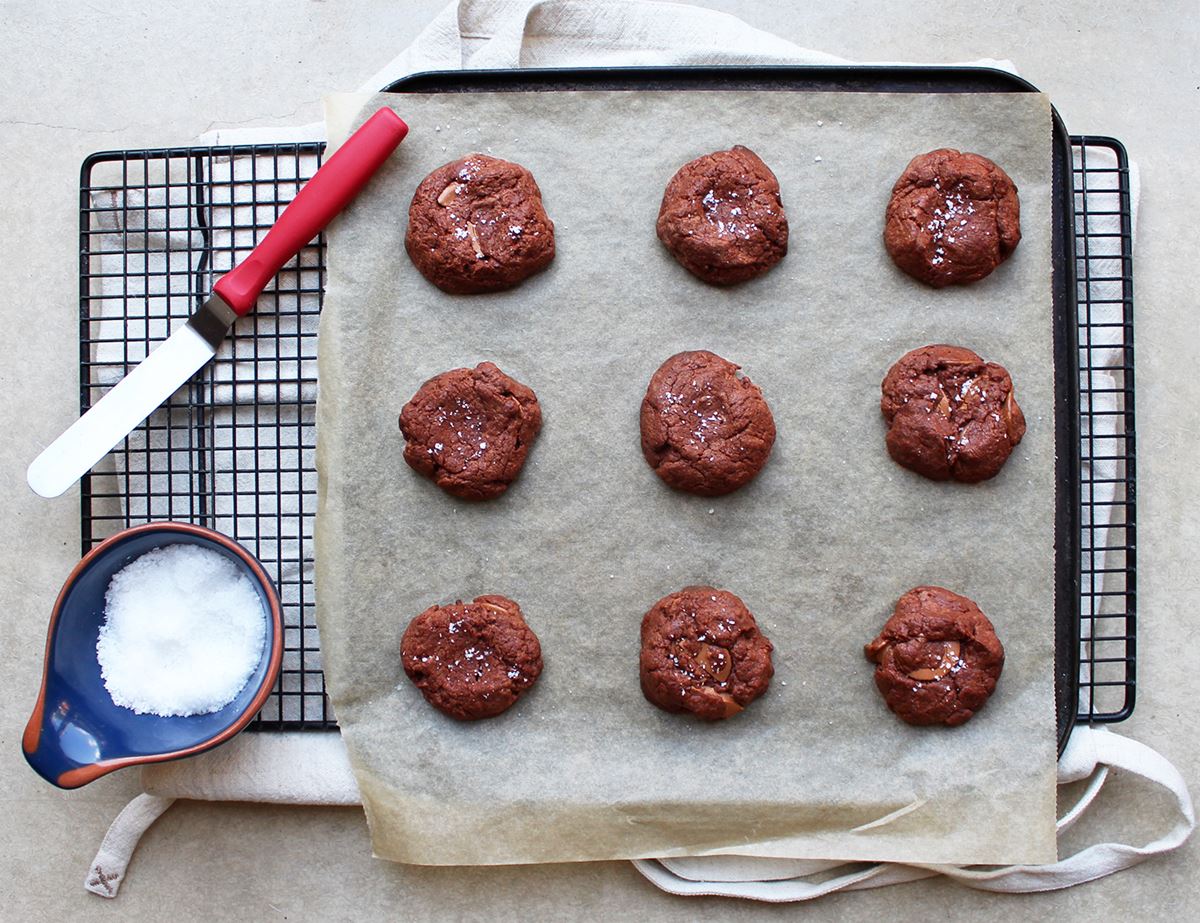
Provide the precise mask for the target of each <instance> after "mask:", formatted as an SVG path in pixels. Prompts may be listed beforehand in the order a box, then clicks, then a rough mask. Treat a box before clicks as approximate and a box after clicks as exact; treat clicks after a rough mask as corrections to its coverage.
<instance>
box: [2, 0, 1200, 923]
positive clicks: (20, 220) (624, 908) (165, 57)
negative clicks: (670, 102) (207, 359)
mask: <svg viewBox="0 0 1200 923" xmlns="http://www.w3.org/2000/svg"><path fill="white" fill-rule="evenodd" d="M701 5H703V6H707V7H711V8H714V9H720V10H724V11H726V12H730V13H733V14H734V15H737V16H739V17H741V18H742V19H744V20H745V21H746V22H748V23H750V24H751V25H754V26H757V27H759V28H763V29H769V30H772V31H774V32H776V33H778V34H780V35H782V36H783V37H785V38H788V39H790V40H792V41H795V42H797V43H799V44H801V45H805V46H807V47H810V48H815V49H820V50H823V51H827V52H831V53H834V54H839V55H843V56H845V57H848V58H852V59H856V60H864V61H870V60H876V61H879V60H913V61H931V62H934V61H936V62H947V63H949V62H954V61H968V60H973V59H977V58H981V57H995V58H1008V59H1010V60H1012V61H1013V62H1015V63H1016V65H1017V67H1018V68H1019V70H1020V72H1021V73H1022V75H1023V76H1025V77H1026V78H1027V79H1029V80H1030V81H1032V82H1033V83H1034V84H1036V85H1037V86H1039V87H1040V88H1041V89H1043V90H1044V91H1046V92H1047V93H1049V94H1050V96H1051V99H1052V101H1053V102H1054V104H1055V106H1056V107H1057V108H1058V111H1059V112H1060V113H1061V115H1062V116H1063V118H1064V120H1065V121H1066V124H1067V127H1068V129H1069V130H1070V131H1071V132H1073V133H1099V134H1112V135H1115V136H1116V137H1118V138H1120V139H1121V140H1122V141H1124V142H1125V144H1126V145H1127V146H1128V148H1129V150H1130V153H1131V155H1132V157H1133V158H1134V159H1135V160H1136V161H1137V163H1138V165H1139V167H1140V170H1141V182H1142V198H1141V215H1140V221H1139V226H1138V243H1137V251H1136V255H1135V259H1136V269H1135V272H1136V276H1135V285H1136V291H1135V295H1136V315H1135V316H1136V336H1137V340H1136V347H1137V412H1138V503H1139V508H1138V513H1139V528H1138V613H1139V648H1138V668H1139V684H1138V704H1137V709H1136V712H1135V714H1134V716H1133V718H1132V719H1131V720H1129V721H1128V722H1126V723H1125V724H1123V725H1121V726H1120V727H1119V730H1120V732H1121V733H1123V734H1128V735H1129V736H1132V737H1135V738H1137V739H1139V740H1141V741H1143V742H1145V743H1147V744H1150V745H1151V746H1153V747H1155V748H1156V749H1158V750H1159V751H1160V752H1161V753H1163V754H1164V755H1165V756H1166V757H1168V758H1169V759H1170V760H1171V761H1172V762H1174V763H1175V765H1176V766H1177V767H1178V768H1179V769H1180V771H1181V772H1182V773H1183V775H1184V777H1185V778H1186V779H1187V780H1188V782H1189V784H1190V785H1191V786H1192V789H1193V792H1200V786H1197V781H1198V780H1200V734H1197V727H1198V721H1197V717H1196V709H1197V705H1196V702H1197V701H1198V700H1200V674H1198V673H1197V671H1196V670H1195V668H1194V666H1193V664H1192V663H1191V659H1190V653H1189V651H1188V644H1189V642H1190V640H1191V638H1193V637H1194V636H1195V634H1196V632H1197V629H1198V627H1200V626H1198V624H1197V622H1198V616H1197V613H1198V611H1200V606H1198V605H1197V603H1198V602H1200V599H1198V597H1200V593H1198V590H1200V578H1198V577H1197V574H1200V568H1197V567H1196V565H1195V561H1194V558H1195V549H1196V547H1197V545H1198V544H1200V491H1198V487H1200V475H1198V474H1197V472H1198V470H1200V466H1197V464H1196V458H1197V448H1198V441H1200V437H1198V436H1197V432H1198V431H1200V427H1198V426H1197V424H1198V422H1200V421H1198V419H1197V411H1196V406H1197V404H1198V403H1200V385H1198V384H1197V378H1196V376H1195V374H1194V369H1195V368H1196V367H1197V363H1198V361H1200V355H1198V353H1200V346H1198V344H1200V336H1198V334H1197V331H1198V324H1197V316H1198V311H1197V308H1198V305H1197V285H1196V275H1197V272H1198V270H1200V245H1198V244H1197V239H1198V238H1197V234H1196V232H1195V229H1194V216H1195V214H1196V213H1197V212H1198V211H1200V183H1196V182H1195V181H1194V179H1193V178H1192V177H1190V176H1189V173H1188V171H1190V170H1191V169H1193V164H1194V162H1195V158H1196V153H1197V150H1198V149H1200V144H1198V142H1200V17H1197V16H1196V7H1195V3H1194V2H1190V0H1189V2H1183V0H1177V2H1168V3H1155V4H1139V5H1134V4H1111V5H1106V6H1097V5H1095V4H1082V3H1059V4H1027V3H1023V4H1013V5H1009V6H1005V7H1004V8H997V7H996V5H995V4H991V3H981V2H969V3H962V4H934V3H928V2H918V3H911V4H895V3H886V2H883V0H847V2H844V3H838V4H791V3H786V2H783V0H704V2H702V3H701ZM442 6H443V2H442V0H415V2H406V3H399V2H390V3H389V2H382V0H345V2H339V3H321V2H311V3H289V4H280V3H273V2H270V0H243V2H240V3H233V2H220V3H214V4H204V5H199V4H196V5H191V4H183V3H169V4H162V3H151V2H147V0H140V2H126V3H113V4H107V3H97V4H69V5H67V4H63V5H54V6H51V5H48V4H17V3H3V4H0V34H3V35H4V36H5V37H6V39H7V41H6V45H7V52H6V61H5V67H4V68H3V69H2V71H0V145H2V146H3V157H2V159H0V164H2V166H0V176H2V177H3V183H0V240H3V249H2V250H0V253H2V254H3V271H2V272H0V311H2V312H3V316H4V318H5V324H4V326H5V327H6V328H7V329H8V331H9V333H8V334H7V335H6V336H5V337H4V338H3V339H0V389H2V391H3V393H4V395H5V399H4V400H3V401H0V434H3V437H2V438H0V472H2V475H0V510H2V511H3V515H4V517H5V519H6V521H7V527H8V528H9V530H10V538H9V541H8V543H7V546H6V549H5V551H4V553H3V555H0V599H2V600H3V604H4V614H3V616H2V617H3V619H4V628H3V631H2V633H0V688H2V689H3V694H4V699H5V700H6V701H8V702H9V707H8V709H7V711H6V714H5V716H4V718H3V719H2V721H0V777H2V779H3V785H2V790H0V805H2V807H0V812H2V814H3V817H4V821H3V823H0V907H2V908H3V910H2V911H0V917H4V918H6V919H57V918H63V917H66V916H68V915H69V916H75V917H84V918H92V917H96V918H105V917H108V918H114V919H116V918H120V919H124V920H137V919H157V918H161V917H163V916H165V915H167V914H169V915H170V916H172V917H175V918H179V919H196V918H204V919H376V918H388V919H394V918H410V917H411V918H452V919H473V918H478V917H484V916H488V917H503V916H508V917H518V916H519V917H523V918H530V919H563V918H577V917H594V916H600V915H602V914H603V915H604V916H610V917H617V918H625V917H637V918H650V919H680V920H684V919H694V918H695V917H697V916H700V915H703V916H715V917H719V918H725V917H729V918H742V917H759V916H780V915H794V914H800V913H803V914H805V915H806V916H807V918H809V919H855V918H858V917H862V918H879V917H883V916H886V917H887V918H889V919H895V920H925V919H928V918H930V917H937V916H950V915H954V916H957V917H966V918H970V919H976V920H1007V919H1011V918H1013V917H1014V916H1016V915H1018V914H1019V915H1022V916H1027V917H1035V918H1066V917H1075V918H1079V919H1085V918H1090V919H1105V920H1107V919H1133V920H1140V919H1149V918H1157V917H1162V916H1165V915H1166V914H1168V913H1169V914H1171V916H1172V917H1175V918H1178V919H1190V918H1192V917H1194V916H1200V888H1198V887H1197V868H1198V867H1200V866H1198V862H1197V860H1198V858H1200V847H1198V846H1197V843H1196V842H1195V841H1193V842H1191V843H1189V844H1188V845H1187V846H1185V847H1184V848H1182V849H1181V850H1179V851H1178V852H1176V853H1174V854H1172V855H1170V856H1168V857H1165V858H1160V859H1155V860H1151V861H1150V862H1147V863H1145V864H1143V865H1141V866H1139V867H1137V868H1136V869H1133V870H1131V871H1127V872H1124V873H1121V874H1119V875H1116V876H1113V877H1111V878H1108V879H1104V880H1102V881H1098V882H1094V883H1092V884H1090V885H1086V886H1083V887H1078V888H1073V889H1071V890H1069V891H1064V892H1057V893H1052V894H1042V895H1029V896H1003V895H990V894H985V893H979V892H973V891H969V890H967V889H965V888H961V887H958V886H955V885H951V884H948V883H946V882H944V881H929V882H919V883H915V884H909V885H905V886H901V887H896V888H889V889H885V890H882V891H874V892H861V893H856V894H846V895H838V896H833V897H830V898H825V899H823V900H821V901H818V902H816V903H815V904H809V905H805V906H803V907H802V908H801V907H792V908H787V907H783V908H781V907H773V906H768V905H757V904H750V903H745V902H735V901H729V900H722V899H715V898H705V899H696V900H685V899H682V898H676V897H671V896H669V895H666V894H662V893H660V892H658V891H657V890H655V889H654V888H653V887H651V886H650V885H649V884H648V883H646V882H645V881H644V880H643V879H642V878H641V877H640V876H639V875H638V874H637V873H636V872H635V871H634V870H633V868H632V867H631V866H630V865H629V864H627V863H620V862H603V863H592V864H586V865H557V866H537V867H510V868H492V869H434V868H415V867H404V866H396V865H391V864H388V863H385V862H381V861H378V860H374V859H372V858H371V857H370V845H369V839H368V835H367V830H366V826H365V823H364V821H363V817H362V814H361V812H360V811H358V810H353V809H332V808H285V807H271V806H259V805H239V804H206V803H194V802H188V803H180V804H178V805H176V806H175V807H173V808H172V809H171V811H170V812H168V813H167V814H166V815H165V816H164V817H163V818H162V819H161V820H160V821H159V822H158V823H157V824H155V826H154V827H153V828H151V830H150V832H149V833H148V834H147V835H146V837H145V838H144V839H143V841H142V844H141V847H140V848H139V851H138V853H137V856H136V857H135V859H134V861H133V864H132V866H131V869H130V872H131V875H130V879H129V881H128V883H127V884H126V885H125V886H124V888H123V889H122V891H121V894H120V897H119V898H118V899H117V900H115V901H103V900H101V899H99V898H96V897H94V896H93V895H90V894H87V893H86V892H85V891H84V890H83V888H82V880H83V875H84V872H85V871H86V870H87V867H88V863H89V862H90V860H91V858H92V856H93V854H94V852H95V850H96V848H97V846H98V844H99V842H100V839H101V837H102V836H103V834H104V831H105V829H106V828H107V826H108V824H109V823H110V822H111V820H112V819H113V817H115V816H116V814H117V812H118V811H119V810H120V809H121V808H122V807H123V806H124V805H125V803H126V802H127V801H128V800H129V799H130V798H131V797H132V796H133V795H134V794H136V792H137V791H138V777H137V774H136V773H134V772H126V773H117V774H114V775H112V776H108V777H106V778H104V779H102V780H100V781H98V782H96V783H95V784H93V785H91V786H88V787H87V788H85V789H82V790H79V791H76V792H69V793H68V792H61V791H58V790H57V789H54V788H52V787H50V786H49V785H47V784H46V783H44V782H42V781H41V780H40V779H39V778H38V777H37V776H35V775H34V774H33V773H32V772H31V771H30V770H29V769H28V768H27V767H26V765H25V763H24V760H23V759H22V757H21V753H20V733H21V730H22V728H23V727H24V723H25V720H26V718H27V717H28V710H29V708H30V707H31V705H32V702H33V699H34V696H35V694H36V689H37V684H38V681H39V676H40V669H41V654H42V648H43V645H44V643H45V634H44V632H45V622H46V618H47V615H48V613H49V611H50V607H51V604H52V603H53V600H54V597H55V595H56V594H57V592H58V589H59V587H60V585H61V583H62V580H63V578H64V576H65V575H66V573H67V572H68V571H69V570H70V568H71V567H72V565H73V564H74V563H75V561H76V559H77V553H78V545H79V522H78V519H79V500H78V493H77V492H75V491H72V492H70V493H68V494H67V495H65V496H64V497H62V498H59V499H58V500H54V501H47V500H42V499H40V498H38V497H36V496H34V495H33V493H32V492H31V491H30V490H29V489H28V488H27V487H26V485H25V478H24V470H25V467H26V465H27V464H28V462H29V461H30V460H31V459H32V458H33V456H34V455H36V453H37V451H38V450H39V449H40V447H42V446H43V445H45V444H46V443H48V442H49V441H50V440H51V439H52V438H53V437H54V436H56V435H57V434H58V433H59V432H61V431H62V429H64V428H65V427H66V426H67V425H68V424H69V423H70V422H71V420H73V419H74V417H75V415H76V413H77V403H78V387H77V361H78V353H77V345H76V342H77V341H76V338H77V318H78V313H77V311H78V309H77V305H78V301H77V298H78V285H77V276H76V273H77V256H78V250H77V242H78V237H77V221H78V218H77V214H78V175H79V166H80V163H81V162H82V160H83V158H84V157H85V156H87V155H88V154H89V153H91V152H93V151H97V150H105V149H110V148H137V147H155V146H165V145H186V144H188V143H189V142H191V141H192V139H194V138H195V137H196V136H197V135H198V134H199V133H200V132H202V131H205V130H206V129H209V128H212V127H232V126H238V127H241V126H253V125H281V126H283V125H294V124H302V123H305V122H311V121H316V120H318V119H319V118H320V117H321V108H320V98H321V94H322V93H323V92H328V91H331V90H342V89H354V88H356V87H357V86H358V85H359V84H360V83H361V82H362V80H364V79H365V78H366V77H367V76H369V75H370V74H372V73H374V72H375V71H376V70H377V69H378V68H379V67H381V66H382V65H383V64H384V63H386V62H387V61H388V60H389V59H390V58H391V57H392V56H393V55H394V54H395V53H396V52H397V51H399V50H400V49H401V48H403V47H404V45H406V44H407V43H408V42H409V41H410V40H411V39H412V38H413V37H414V36H415V35H416V34H417V32H418V31H419V30H420V29H421V28H422V27H423V26H424V24H425V23H426V22H428V21H429V19H430V18H432V16H433V15H434V14H435V13H436V12H437V11H438V10H439V9H440V8H441V7H442ZM1169 823H1170V814H1169V804H1168V802H1167V797H1166V796H1163V795H1159V794H1158V793H1157V792H1156V791H1155V790H1154V789H1153V788H1152V787H1150V786H1148V785H1143V784H1141V783H1139V782H1137V781H1135V780H1132V779H1130V778H1128V777H1124V776H1122V775H1121V774H1117V775H1116V776H1115V778H1113V779H1112V780H1110V782H1109V784H1108V786H1107V787H1106V789H1105V791H1104V793H1103V794H1102V795H1101V797H1100V799H1099V800H1098V801H1097V803H1096V805H1095V806H1094V807H1093V809H1092V810H1091V811H1089V813H1088V815H1087V816H1086V817H1085V818H1084V820H1083V821H1082V822H1081V823H1080V824H1079V825H1078V826H1077V827H1076V828H1075V829H1074V830H1072V831H1071V833H1070V834H1069V835H1068V836H1067V837H1066V838H1065V839H1064V841H1063V848H1064V851H1073V850H1074V849H1078V848H1080V847H1082V846H1084V845H1087V844H1088V843H1092V842H1098V841H1103V840H1121V841H1124V842H1130V843H1139V844H1140V843H1143V842H1145V841H1147V840H1149V839H1152V838H1153V837H1154V836H1155V835H1157V834H1158V833H1159V832H1161V831H1162V830H1163V829H1165V827H1166V825H1167V824H1169Z"/></svg>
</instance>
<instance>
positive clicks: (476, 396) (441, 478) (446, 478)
mask: <svg viewBox="0 0 1200 923" xmlns="http://www.w3.org/2000/svg"><path fill="white" fill-rule="evenodd" d="M541 427H542V411H541V407H540V406H539V405H538V400H537V395H535V394H534V393H533V391H532V390H531V389H530V388H527V387H526V386H525V385H523V384H521V383H520V382H519V381H516V380H515V379H513V378H510V377H509V376H507V375H505V374H504V373H503V372H502V371H500V369H499V368H498V367H497V366H496V365H494V364H493V363H491V362H481V363H480V364H479V365H477V366H475V368H473V369H451V370H450V371H448V372H443V373H442V374H440V375H435V376H434V377H433V378H431V379H429V380H428V381H427V382H425V383H424V384H423V385H421V387H420V389H419V390H418V391H417V393H416V394H415V395H413V398H412V400H410V401H409V402H408V403H407V404H405V405H404V409H403V410H402V411H401V412H400V432H401V433H403V435H404V440H405V443H404V460H405V461H406V462H408V464H409V466H410V467H411V468H412V469H413V470H415V471H418V472H420V473H421V474H423V475H425V477H427V478H430V479H432V480H433V482H434V483H435V484H437V486H438V487H440V488H442V490H444V491H446V492H447V493H449V494H453V495H454V496H456V497H461V498H462V499H464V500H490V499H491V498H493V497H498V496H499V495H500V494H502V493H504V491H506V490H507V489H508V486H509V485H510V484H511V483H512V482H513V481H514V480H515V479H516V477H517V475H518V474H519V473H520V471H521V467H522V465H524V464H525V457H526V456H527V455H528V454H529V446H530V445H531V444H532V442H533V440H534V438H535V437H536V436H537V434H538V431H539V430H540V429H541Z"/></svg>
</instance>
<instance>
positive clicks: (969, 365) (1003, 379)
mask: <svg viewBox="0 0 1200 923" xmlns="http://www.w3.org/2000/svg"><path fill="white" fill-rule="evenodd" d="M881 390H882V392H883V393H882V397H881V399H880V402H879V407H880V410H881V411H882V412H883V416H884V419H885V420H886V421H887V424H888V432H887V450H888V454H889V455H891V456H892V458H893V459H894V460H895V461H896V462H897V463H898V464H901V465H903V466H904V467H905V468H908V469H910V470H912V471H915V472H917V473H918V474H923V475H924V476H925V477H927V478H932V479H933V480H935V481H945V480H951V479H953V480H956V481H964V482H968V483H971V482H976V481H984V480H987V479H988V478H991V477H994V476H995V475H996V474H997V473H999V471H1000V469H1001V468H1002V467H1003V466H1004V463H1005V462H1006V461H1007V460H1008V457H1009V455H1011V454H1012V450H1013V447H1014V446H1016V445H1017V444H1018V443H1019V442H1020V441H1021V438H1022V437H1023V436H1024V435H1025V415H1024V414H1023V413H1022V412H1021V408H1020V407H1019V406H1018V404H1017V401H1016V398H1015V397H1014V396H1013V383H1012V378H1011V377H1010V376H1009V374H1008V371H1007V370H1006V369H1005V368H1004V366H1002V365H997V364H996V363H995V362H985V361H984V360H983V359H982V358H981V357H980V356H979V355H978V354H977V353H975V352H972V351H971V350H969V349H965V348H963V347H961V346H947V345H945V344H936V345H931V346H922V347H920V348H919V349H914V350H912V351H911V352H908V353H905V354H904V355H903V356H901V357H900V359H899V360H898V361H897V362H896V364H895V365H893V366H892V367H891V369H889V370H888V373H887V375H886V376H885V377H884V379H883V384H882V386H881Z"/></svg>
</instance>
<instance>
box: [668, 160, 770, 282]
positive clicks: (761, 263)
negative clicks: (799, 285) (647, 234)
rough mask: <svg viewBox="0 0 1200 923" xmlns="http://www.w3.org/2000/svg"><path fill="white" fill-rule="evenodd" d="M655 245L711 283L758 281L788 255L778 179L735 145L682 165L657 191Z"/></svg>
mask: <svg viewBox="0 0 1200 923" xmlns="http://www.w3.org/2000/svg"><path fill="white" fill-rule="evenodd" d="M658 239H659V240H661V241H662V242H663V243H664V244H665V245H666V247H667V249H668V250H670V251H671V254H672V255H673V256H674V257H675V259H677V260H679V262H680V264H681V265H682V266H683V267H684V268H685V269H687V270H688V271H689V272H691V273H692V274H693V275H696V276H699V277H700V278H701V279H703V280H704V281H705V282H711V283H712V284H713V285H732V284H733V283H735V282H744V281H745V280H746V279H753V278H754V277H755V276H760V275H762V274H763V273H764V272H766V271H767V270H768V269H770V268H771V267H772V266H774V265H775V264H776V263H778V262H779V261H780V260H781V259H783V255H784V254H785V253H787V243H788V223H787V216H786V215H785V214H784V211H783V203H782V202H781V201H780V198H779V181H778V180H777V179H775V174H774V173H772V172H771V170H770V168H769V167H768V166H767V165H766V164H765V163H763V162H762V161H761V160H759V158H758V155H757V154H755V153H754V151H752V150H750V148H748V147H742V146H741V145H740V144H739V145H737V146H736V147H734V148H733V149H732V150H728V151H716V152H714V153H712V154H707V155H705V156H704V157H698V158H696V159H695V160H693V161H690V162H689V163H685V164H684V165H683V166H682V167H680V168H679V171H678V172H677V173H676V174H675V175H674V176H672V177H671V181H670V182H669V183H667V190H666V192H665V193H663V200H662V207H661V208H660V209H659V212H658Z"/></svg>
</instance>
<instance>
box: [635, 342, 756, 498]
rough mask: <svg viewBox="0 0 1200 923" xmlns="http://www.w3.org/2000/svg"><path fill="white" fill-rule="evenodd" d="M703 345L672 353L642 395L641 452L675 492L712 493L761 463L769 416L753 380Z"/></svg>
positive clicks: (737, 483)
mask: <svg viewBox="0 0 1200 923" xmlns="http://www.w3.org/2000/svg"><path fill="white" fill-rule="evenodd" d="M738 368H739V366H736V365H734V364H733V363H732V362H729V361H727V360H725V359H722V358H721V357H720V356H718V355H716V354H715V353H710V352H708V351H706V350H696V351H694V352H685V353H677V354H676V355H674V356H672V357H671V358H670V359H668V360H667V361H666V362H664V363H663V364H662V365H661V366H659V368H658V371H657V372H655V373H654V376H653V377H652V378H651V379H650V387H649V388H647V389H646V396H645V397H644V398H643V399H642V454H643V455H644V456H645V457H646V461H647V463H648V464H649V465H650V467H651V468H653V469H654V471H655V473H656V474H657V475H658V476H659V477H660V478H662V479H663V480H664V481H666V482H667V483H668V484H670V485H671V486H672V487H674V488H676V489H677V490H686V491H687V492H688V493H693V494H700V495H701V496H705V497H715V496H719V495H720V494H727V493H729V492H730V491H732V490H737V488H739V487H741V486H742V485H743V484H745V483H746V482H747V481H749V480H750V479H751V478H753V477H754V476H755V475H756V474H758V472H759V469H761V468H762V466H763V465H764V464H766V461H767V456H768V455H770V454H771V446H772V445H774V444H775V420H774V418H773V417H772V416H771V408H770V407H768V406H767V402H766V400H764V399H763V395H762V391H761V390H760V389H759V387H758V385H756V384H754V383H753V382H751V381H750V379H749V378H743V377H740V376H738V374H737V370H738Z"/></svg>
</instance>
